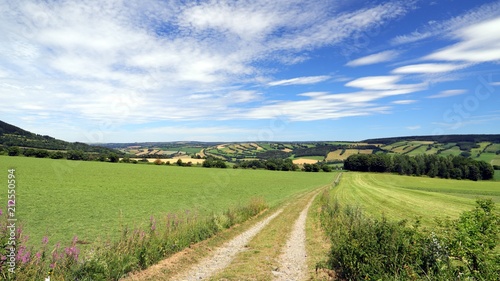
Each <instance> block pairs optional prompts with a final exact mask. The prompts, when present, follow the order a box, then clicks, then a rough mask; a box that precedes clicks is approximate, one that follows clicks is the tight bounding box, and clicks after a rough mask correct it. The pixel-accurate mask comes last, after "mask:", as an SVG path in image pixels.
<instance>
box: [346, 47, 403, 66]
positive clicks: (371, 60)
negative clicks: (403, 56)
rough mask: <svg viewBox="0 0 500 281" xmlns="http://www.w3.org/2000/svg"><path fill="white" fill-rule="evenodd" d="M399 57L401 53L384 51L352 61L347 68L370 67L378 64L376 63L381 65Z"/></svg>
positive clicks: (347, 64)
mask: <svg viewBox="0 0 500 281" xmlns="http://www.w3.org/2000/svg"><path fill="white" fill-rule="evenodd" d="M398 55H399V52H397V51H393V50H389V51H384V52H380V53H376V54H373V55H369V56H366V57H362V58H358V59H355V60H352V61H350V62H348V63H346V66H351V67H354V66H361V65H370V64H376V63H381V62H387V61H391V60H393V59H395V58H396V57H397V56H398Z"/></svg>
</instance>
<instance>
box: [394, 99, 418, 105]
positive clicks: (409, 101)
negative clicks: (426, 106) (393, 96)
mask: <svg viewBox="0 0 500 281" xmlns="http://www.w3.org/2000/svg"><path fill="white" fill-rule="evenodd" d="M416 102H417V101H416V100H396V101H393V102H392V103H394V104H412V103H416Z"/></svg>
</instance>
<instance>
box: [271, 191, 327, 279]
mask: <svg viewBox="0 0 500 281" xmlns="http://www.w3.org/2000/svg"><path fill="white" fill-rule="evenodd" d="M317 195H318V193H316V194H315V195H314V196H313V197H312V198H311V200H309V203H307V205H306V207H305V208H304V210H302V212H301V213H300V215H299V218H298V219H297V220H296V221H295V224H294V226H293V229H292V233H291V235H290V238H288V241H287V243H286V245H285V248H284V251H283V253H282V255H281V258H280V260H281V261H280V266H279V268H278V271H273V274H274V276H275V278H274V280H276V281H282V280H283V281H285V280H286V281H291V280H305V279H306V278H307V272H308V271H307V263H306V262H307V252H306V219H307V213H308V211H309V208H310V207H311V204H312V202H313V201H314V198H316V196H317Z"/></svg>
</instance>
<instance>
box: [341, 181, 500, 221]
mask: <svg viewBox="0 0 500 281" xmlns="http://www.w3.org/2000/svg"><path fill="white" fill-rule="evenodd" d="M333 194H334V196H335V197H336V198H337V199H338V200H339V202H341V203H343V204H350V205H358V206H361V207H362V209H364V210H365V213H366V214H370V215H381V214H385V215H386V216H387V217H388V218H393V219H409V220H413V219H414V218H416V217H421V221H422V223H423V224H424V225H432V224H433V223H434V219H433V218H435V217H437V216H439V217H442V218H443V217H445V216H449V217H451V218H456V217H457V216H458V215H459V214H460V212H462V211H465V210H470V209H472V208H473V207H474V204H475V199H476V198H492V199H493V201H494V202H496V203H500V185H499V184H498V182H494V181H482V182H481V181H478V182H473V181H466V180H462V181H460V180H446V179H432V178H425V177H409V176H399V175H392V174H375V173H355V172H347V173H344V174H343V176H342V180H341V182H340V185H338V186H337V187H335V188H334V189H333Z"/></svg>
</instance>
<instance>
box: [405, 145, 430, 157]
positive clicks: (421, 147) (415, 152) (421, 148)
mask: <svg viewBox="0 0 500 281" xmlns="http://www.w3.org/2000/svg"><path fill="white" fill-rule="evenodd" d="M427 148H428V146H427V145H419V146H418V147H416V148H413V150H411V151H409V152H407V153H406V154H407V155H408V156H415V155H420V154H425V153H426V152H427Z"/></svg>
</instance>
